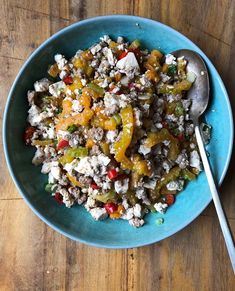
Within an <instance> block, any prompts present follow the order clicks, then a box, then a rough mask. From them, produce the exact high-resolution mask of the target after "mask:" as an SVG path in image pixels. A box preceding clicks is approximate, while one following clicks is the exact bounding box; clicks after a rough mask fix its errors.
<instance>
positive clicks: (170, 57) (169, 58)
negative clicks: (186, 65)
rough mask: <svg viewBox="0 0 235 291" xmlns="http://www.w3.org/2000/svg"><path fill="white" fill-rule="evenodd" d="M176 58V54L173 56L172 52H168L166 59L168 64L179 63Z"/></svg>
mask: <svg viewBox="0 0 235 291" xmlns="http://www.w3.org/2000/svg"><path fill="white" fill-rule="evenodd" d="M175 60H176V58H175V56H173V55H172V54H167V55H166V59H165V63H166V64H167V65H176V64H177V63H176V61H175Z"/></svg>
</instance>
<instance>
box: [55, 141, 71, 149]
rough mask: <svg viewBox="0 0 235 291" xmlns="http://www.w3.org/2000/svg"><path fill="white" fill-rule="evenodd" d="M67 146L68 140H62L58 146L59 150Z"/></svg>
mask: <svg viewBox="0 0 235 291" xmlns="http://www.w3.org/2000/svg"><path fill="white" fill-rule="evenodd" d="M67 146H69V142H68V141H67V140H66V139H62V140H61V141H60V142H59V143H58V145H57V150H61V149H63V148H65V147H67Z"/></svg>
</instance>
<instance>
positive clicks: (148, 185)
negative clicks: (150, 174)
mask: <svg viewBox="0 0 235 291" xmlns="http://www.w3.org/2000/svg"><path fill="white" fill-rule="evenodd" d="M156 184H157V180H155V179H150V180H149V181H148V182H146V183H144V187H145V188H147V189H152V190H154V189H155V187H156Z"/></svg>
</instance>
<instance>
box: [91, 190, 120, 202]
mask: <svg viewBox="0 0 235 291" xmlns="http://www.w3.org/2000/svg"><path fill="white" fill-rule="evenodd" d="M94 198H95V199H96V200H98V201H100V202H103V203H107V202H108V201H110V202H113V201H115V198H116V193H115V192H114V191H113V190H111V191H109V192H107V193H104V194H98V195H96V196H95V197H94Z"/></svg>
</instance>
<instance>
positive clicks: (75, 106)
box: [72, 99, 83, 112]
mask: <svg viewBox="0 0 235 291" xmlns="http://www.w3.org/2000/svg"><path fill="white" fill-rule="evenodd" d="M72 110H73V111H74V112H81V111H82V110H83V106H82V105H81V104H80V101H79V100H76V99H74V100H73V101H72Z"/></svg>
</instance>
